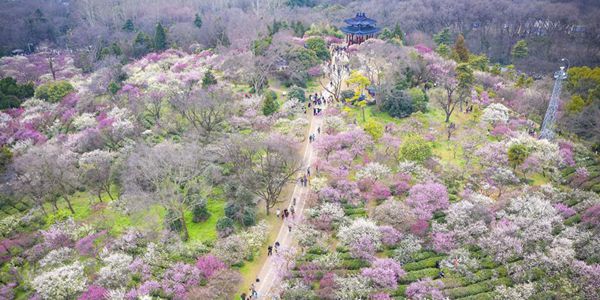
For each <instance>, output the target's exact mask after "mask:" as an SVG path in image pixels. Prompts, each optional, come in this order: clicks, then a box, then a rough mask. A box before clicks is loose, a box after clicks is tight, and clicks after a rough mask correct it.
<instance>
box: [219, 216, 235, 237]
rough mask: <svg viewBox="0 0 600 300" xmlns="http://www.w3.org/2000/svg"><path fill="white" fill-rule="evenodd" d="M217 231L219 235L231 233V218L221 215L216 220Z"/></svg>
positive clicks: (223, 235) (224, 235)
mask: <svg viewBox="0 0 600 300" xmlns="http://www.w3.org/2000/svg"><path fill="white" fill-rule="evenodd" d="M217 232H218V233H219V237H226V236H229V235H230V234H232V233H233V220H232V219H230V218H228V217H222V218H220V219H219V220H218V221H217Z"/></svg>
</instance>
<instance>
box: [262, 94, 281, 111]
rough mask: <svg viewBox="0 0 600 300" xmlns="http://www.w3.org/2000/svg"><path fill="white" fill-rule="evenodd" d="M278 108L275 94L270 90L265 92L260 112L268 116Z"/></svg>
mask: <svg viewBox="0 0 600 300" xmlns="http://www.w3.org/2000/svg"><path fill="white" fill-rule="evenodd" d="M278 109H279V102H277V94H276V93H275V92H273V91H271V90H268V91H266V92H265V101H264V102H263V106H262V112H263V114H264V115H265V116H270V115H272V114H273V113H275V112H276V111H277V110H278Z"/></svg>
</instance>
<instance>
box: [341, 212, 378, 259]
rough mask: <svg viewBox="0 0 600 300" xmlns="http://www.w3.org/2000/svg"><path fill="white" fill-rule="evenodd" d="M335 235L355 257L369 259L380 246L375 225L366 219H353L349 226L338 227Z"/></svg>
mask: <svg viewBox="0 0 600 300" xmlns="http://www.w3.org/2000/svg"><path fill="white" fill-rule="evenodd" d="M337 236H338V238H339V239H340V240H341V241H342V243H343V244H344V245H346V246H348V247H349V248H350V253H351V254H352V255H353V256H354V257H357V258H363V259H369V258H371V257H372V256H373V254H375V251H376V250H377V249H379V248H380V247H381V233H380V232H379V229H378V227H377V225H375V223H373V222H372V221H370V220H368V219H363V218H360V219H356V220H354V221H353V222H352V223H351V224H350V225H349V226H344V227H342V228H340V230H339V231H338V234H337Z"/></svg>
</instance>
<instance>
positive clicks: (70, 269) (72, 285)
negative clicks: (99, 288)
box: [31, 262, 86, 300]
mask: <svg viewBox="0 0 600 300" xmlns="http://www.w3.org/2000/svg"><path fill="white" fill-rule="evenodd" d="M85 283H86V278H85V276H84V273H83V265H82V264H81V263H79V262H76V263H74V264H71V265H66V266H62V267H59V268H56V269H54V270H50V271H48V272H44V273H41V274H39V275H37V276H36V277H35V278H34V279H33V281H32V282H31V285H32V286H33V288H34V289H35V291H36V293H37V294H38V295H40V296H41V297H42V299H48V300H50V299H69V298H74V297H75V296H77V294H79V293H80V292H82V291H83V290H84V289H85Z"/></svg>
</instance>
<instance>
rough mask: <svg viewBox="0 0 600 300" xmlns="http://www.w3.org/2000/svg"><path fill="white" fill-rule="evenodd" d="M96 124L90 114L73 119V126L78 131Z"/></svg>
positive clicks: (83, 114)
mask: <svg viewBox="0 0 600 300" xmlns="http://www.w3.org/2000/svg"><path fill="white" fill-rule="evenodd" d="M97 124H98V122H97V121H96V117H95V116H94V114H92V113H82V114H80V115H79V116H77V117H75V118H74V119H73V126H75V128H77V129H78V130H83V129H86V128H90V127H95V126H96V125H97Z"/></svg>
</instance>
